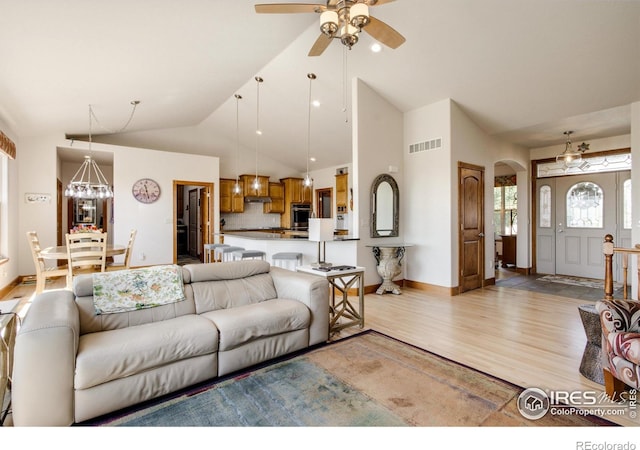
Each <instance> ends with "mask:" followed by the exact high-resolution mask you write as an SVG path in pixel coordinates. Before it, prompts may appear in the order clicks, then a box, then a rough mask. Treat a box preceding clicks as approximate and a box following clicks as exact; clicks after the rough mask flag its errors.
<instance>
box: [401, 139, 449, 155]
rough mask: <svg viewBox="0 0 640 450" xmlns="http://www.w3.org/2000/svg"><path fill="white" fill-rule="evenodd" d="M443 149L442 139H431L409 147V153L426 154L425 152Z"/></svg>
mask: <svg viewBox="0 0 640 450" xmlns="http://www.w3.org/2000/svg"><path fill="white" fill-rule="evenodd" d="M437 148H442V138H436V139H430V140H428V141H424V142H418V143H417V144H411V145H410V146H409V153H418V152H424V151H425V150H435V149H437Z"/></svg>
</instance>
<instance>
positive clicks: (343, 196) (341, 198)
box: [336, 173, 349, 214]
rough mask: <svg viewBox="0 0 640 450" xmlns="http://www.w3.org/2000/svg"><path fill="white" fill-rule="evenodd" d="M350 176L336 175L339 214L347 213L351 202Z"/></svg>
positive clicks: (344, 174)
mask: <svg viewBox="0 0 640 450" xmlns="http://www.w3.org/2000/svg"><path fill="white" fill-rule="evenodd" d="M348 192H349V174H348V173H343V174H340V175H336V211H337V213H338V214H344V213H346V212H347V205H348V202H349V194H348Z"/></svg>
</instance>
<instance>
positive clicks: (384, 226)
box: [371, 173, 399, 238]
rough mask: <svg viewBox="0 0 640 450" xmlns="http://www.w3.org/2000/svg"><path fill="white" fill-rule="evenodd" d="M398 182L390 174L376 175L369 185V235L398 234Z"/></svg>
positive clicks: (386, 235) (384, 235)
mask: <svg viewBox="0 0 640 450" xmlns="http://www.w3.org/2000/svg"><path fill="white" fill-rule="evenodd" d="M398 203H399V193H398V184H397V183H396V180H394V179H393V177H392V176H391V175H387V174H386V173H383V174H382V175H378V176H377V177H376V179H375V180H373V184H372V185H371V237H374V238H375V237H388V236H398V228H399V227H398V222H399V219H398V217H399V209H398Z"/></svg>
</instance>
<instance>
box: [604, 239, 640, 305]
mask: <svg viewBox="0 0 640 450" xmlns="http://www.w3.org/2000/svg"><path fill="white" fill-rule="evenodd" d="M602 251H603V253H604V298H605V300H612V299H613V255H614V254H620V255H622V298H623V299H625V300H627V299H628V298H629V296H628V286H629V283H628V272H629V255H636V258H637V264H636V268H637V269H636V270H637V276H638V294H637V295H638V297H637V298H638V299H640V245H639V244H636V246H635V248H623V247H616V246H615V245H614V244H613V236H612V235H610V234H607V235H606V236H605V237H604V243H603V244H602Z"/></svg>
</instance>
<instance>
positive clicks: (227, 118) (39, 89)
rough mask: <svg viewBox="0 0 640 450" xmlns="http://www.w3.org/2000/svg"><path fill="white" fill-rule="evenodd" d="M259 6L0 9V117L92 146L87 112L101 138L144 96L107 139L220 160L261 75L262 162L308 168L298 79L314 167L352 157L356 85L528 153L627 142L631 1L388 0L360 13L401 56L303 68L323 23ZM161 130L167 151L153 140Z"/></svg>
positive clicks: (636, 14)
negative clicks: (466, 124) (457, 119)
mask: <svg viewBox="0 0 640 450" xmlns="http://www.w3.org/2000/svg"><path fill="white" fill-rule="evenodd" d="M255 3H256V2H252V1H245V0H185V1H182V2H176V1H174V0H153V1H144V0H110V1H108V2H105V1H97V0H65V1H52V0H23V1H19V2H17V1H13V0H0V12H1V13H0V120H1V121H3V122H4V123H6V124H7V125H8V126H9V127H11V129H12V130H13V131H14V132H15V133H16V134H18V135H19V136H23V135H32V134H44V133H63V134H69V135H74V134H87V133H88V126H89V119H88V105H89V104H91V105H92V107H93V109H94V112H95V114H96V116H97V117H98V119H99V124H96V123H95V122H94V124H93V133H94V134H98V133H103V132H104V129H117V128H119V127H120V126H121V125H122V124H123V123H124V122H126V119H127V118H128V116H129V113H130V110H131V105H130V102H131V101H132V100H139V101H140V102H141V103H140V105H139V106H138V108H137V112H136V114H135V117H134V119H133V121H132V122H131V125H130V127H129V128H128V130H127V132H126V133H124V134H123V135H121V136H117V137H109V138H104V140H106V141H108V140H109V139H111V140H113V141H116V142H119V143H124V144H130V145H147V146H150V147H151V148H156V147H158V146H162V145H163V146H165V147H168V148H163V149H173V150H176V151H193V152H197V153H204V154H207V153H210V154H212V155H218V156H222V157H225V156H229V155H230V154H231V153H232V152H233V150H234V146H235V129H236V109H235V108H236V103H235V99H234V97H233V96H234V94H236V93H240V94H241V95H242V96H243V100H242V101H241V103H240V106H239V109H240V128H241V138H240V142H241V145H242V146H243V147H246V148H252V147H253V146H254V145H255V135H254V130H255V122H256V89H257V88H256V83H255V81H254V76H256V75H260V76H261V77H263V78H264V83H262V85H261V86H260V111H261V112H260V117H261V119H260V121H261V128H262V129H263V131H264V134H263V136H262V137H261V138H260V144H259V145H260V152H261V153H264V154H266V155H269V157H272V158H274V159H276V160H280V161H283V162H284V163H286V164H288V165H290V166H298V167H299V168H300V169H304V165H305V162H306V155H305V151H306V144H307V129H308V117H307V106H306V105H307V98H308V95H309V93H308V89H309V81H308V79H307V76H306V75H307V73H308V72H314V73H315V74H316V75H317V77H318V78H317V80H316V81H314V82H313V85H312V93H313V97H314V98H317V99H319V100H320V102H321V106H320V107H319V108H317V109H316V108H314V109H313V111H312V113H311V136H312V139H311V141H312V145H311V148H312V150H311V153H312V156H316V157H317V158H318V161H317V163H315V164H317V166H316V167H317V168H319V167H327V166H331V165H336V164H341V163H344V162H345V160H348V159H349V157H348V156H347V157H345V152H347V153H348V152H349V151H350V150H349V149H350V146H351V137H350V123H349V122H347V121H346V120H345V119H346V118H347V117H348V114H349V111H350V105H349V100H350V88H349V84H348V80H350V79H351V78H352V77H356V76H357V77H360V78H361V79H362V80H363V81H364V82H366V83H367V84H368V85H370V86H371V87H372V88H373V89H374V90H376V91H377V92H379V93H380V95H382V96H383V97H384V98H386V99H387V100H388V101H389V102H390V103H392V104H394V105H395V106H396V107H397V108H398V109H399V110H400V111H403V112H404V111H410V110H412V109H415V108H419V107H421V106H424V105H428V104H431V103H434V102H436V101H440V100H443V99H446V98H451V99H453V100H454V101H455V102H457V103H458V104H459V105H460V106H461V107H462V108H463V110H464V111H465V112H466V113H467V114H468V115H469V116H470V117H471V118H472V119H473V120H474V121H475V122H476V123H477V124H478V125H479V126H481V127H482V128H483V129H485V130H486V131H487V132H488V133H490V134H492V135H495V136H498V137H500V138H503V139H505V140H508V141H510V142H515V143H517V144H521V145H524V146H527V147H540V146H545V145H551V144H557V143H560V142H563V140H564V136H563V135H562V132H563V131H565V130H567V129H571V130H573V131H574V132H575V133H574V139H575V140H589V139H594V138H597V137H606V136H612V135H618V134H624V133H628V132H629V129H630V128H629V127H630V122H629V120H630V118H629V112H630V108H629V104H630V103H632V102H635V101H638V100H640V26H639V25H640V2H638V1H635V0H628V1H625V0H616V1H610V0H396V1H395V2H392V3H388V4H385V5H379V6H375V7H373V8H371V13H372V14H373V15H374V16H376V17H377V18H378V19H380V20H383V21H385V22H386V23H388V24H389V25H391V26H392V27H394V28H395V29H396V30H398V31H399V32H400V33H402V34H403V35H404V36H405V37H406V39H407V41H406V43H405V44H404V45H402V46H401V47H399V48H398V49H396V50H391V49H388V48H384V49H383V51H382V52H381V53H378V54H374V53H372V52H371V51H369V45H370V44H371V43H372V42H373V40H372V39H371V38H370V37H369V36H367V35H364V36H363V37H362V38H361V40H360V42H359V43H358V44H356V46H355V47H354V48H353V49H352V50H351V51H347V52H345V51H344V48H343V47H342V45H341V44H340V43H339V42H338V41H337V40H336V41H334V42H333V43H332V44H331V45H330V46H329V48H328V49H327V50H326V51H325V52H324V54H323V55H321V56H319V57H308V56H307V52H308V50H309V49H310V48H311V46H312V45H313V43H314V41H315V39H316V37H317V36H318V34H319V31H318V24H317V21H318V15H316V14H289V15H279V14H261V15H259V14H256V13H255V10H254V4H255ZM261 3H270V2H269V1H267V0H261ZM284 3H286V2H284ZM289 3H292V2H289ZM311 3H313V2H311ZM319 3H322V2H319ZM345 80H346V81H345ZM345 105H346V108H347V110H346V111H345V110H344V108H345ZM100 126H102V127H103V128H101V127H100ZM167 129H170V130H171V131H172V133H171V136H172V139H174V140H173V141H172V140H171V139H167V141H166V142H164V143H163V144H162V143H159V142H154V139H156V140H158V139H160V137H162V136H167V135H168V133H167V131H166V130H167ZM157 130H165V131H162V132H158V131H157ZM181 133H184V134H190V135H191V138H192V139H191V140H187V139H186V138H185V139H183V140H181V139H180V138H176V136H180V134H181ZM194 134H197V135H198V136H199V139H197V141H198V142H197V143H195V144H194V139H193V135H194ZM181 142H189V144H188V146H190V147H192V148H185V146H182V145H181ZM150 144H158V145H156V146H153V145H150Z"/></svg>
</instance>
